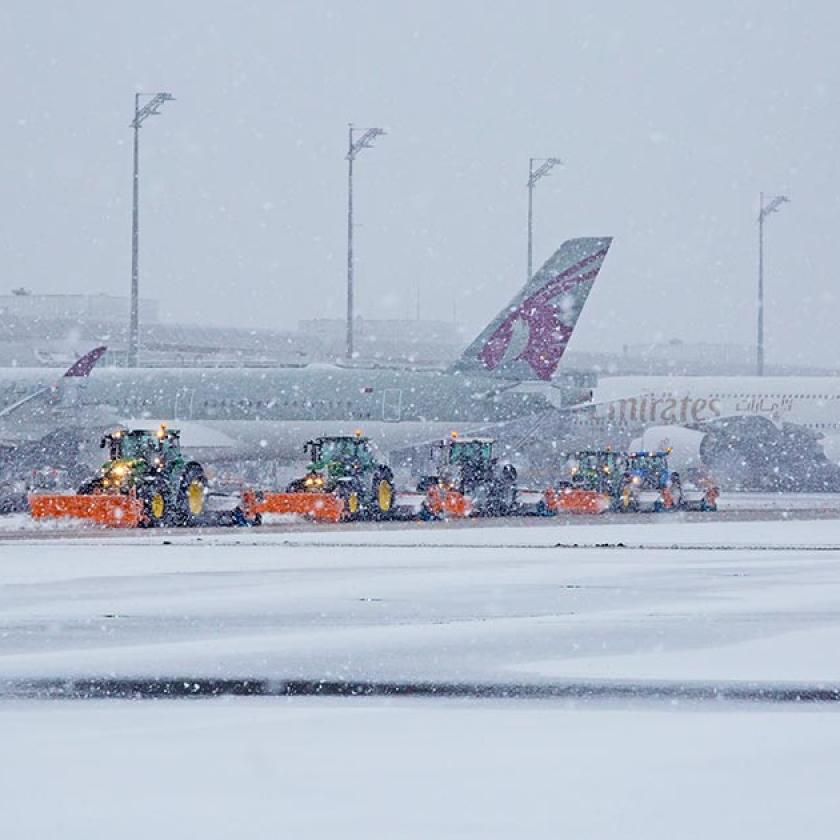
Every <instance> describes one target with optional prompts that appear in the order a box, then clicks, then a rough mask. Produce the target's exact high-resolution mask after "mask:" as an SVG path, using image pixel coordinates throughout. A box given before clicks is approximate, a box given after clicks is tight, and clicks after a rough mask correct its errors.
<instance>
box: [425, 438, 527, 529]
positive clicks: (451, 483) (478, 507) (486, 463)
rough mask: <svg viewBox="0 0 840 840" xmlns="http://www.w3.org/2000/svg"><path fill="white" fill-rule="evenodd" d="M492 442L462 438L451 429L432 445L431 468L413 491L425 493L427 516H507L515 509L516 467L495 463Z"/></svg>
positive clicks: (489, 439) (487, 439)
mask: <svg viewBox="0 0 840 840" xmlns="http://www.w3.org/2000/svg"><path fill="white" fill-rule="evenodd" d="M494 444H495V441H494V440H493V439H492V438H484V437H463V438H462V437H459V436H458V435H457V434H455V433H453V434H452V435H451V437H450V438H449V439H447V440H441V441H439V442H437V443H435V444H434V445H433V446H432V448H431V451H430V456H431V462H432V465H433V468H434V470H435V471H434V473H433V474H430V475H426V476H423V477H422V478H421V479H420V481H419V482H418V483H417V491H418V492H419V493H425V494H426V497H427V501H426V504H425V506H424V513H425V515H426V516H427V517H429V518H440V517H444V516H453V517H462V516H509V515H511V514H512V513H515V512H516V509H517V508H516V506H517V484H516V480H517V476H516V468H515V467H514V466H513V464H500V463H499V459H498V458H497V457H495V455H494V452H493V447H494Z"/></svg>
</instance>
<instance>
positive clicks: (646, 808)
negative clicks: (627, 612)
mask: <svg viewBox="0 0 840 840" xmlns="http://www.w3.org/2000/svg"><path fill="white" fill-rule="evenodd" d="M0 731H2V733H3V734H2V737H3V761H2V762H0V804H2V808H0V834H1V835H2V836H3V837H4V838H6V837H8V838H26V840H33V838H39V840H40V838H45V839H46V838H51V840H52V838H56V837H61V838H73V839H74V840H75V838H96V839H97V840H101V839H104V838H129V840H135V838H143V840H147V838H152V837H185V838H205V839H206V838H213V840H216V838H219V839H221V838H232V837H233V838H236V837H291V838H306V839H307V840H308V838H336V837H342V838H345V837H346V838H400V840H402V838H406V839H407V840H408V839H409V838H410V840H414V839H415V838H416V840H426V838H475V840H483V838H495V837H504V838H518V837H523V838H525V837H527V838H552V840H553V838H559V837H574V838H599V840H600V839H601V838H622V840H624V838H636V837H639V838H657V840H658V839H659V838H662V840H673V838H681V840H695V839H696V840H708V838H710V837H713V838H738V840H743V838H761V839H762V840H776V838H778V840H790V838H792V837H803V836H804V837H831V836H833V835H834V834H835V833H836V825H837V820H838V817H840V798H838V796H837V776H838V766H840V761H839V760H838V755H840V717H838V716H837V714H836V713H832V712H829V711H820V710H813V709H811V710H798V709H797V710H792V709H787V708H785V709H780V710H768V709H766V708H761V709H755V710H750V711H745V710H744V709H737V710H732V709H712V710H703V709H692V710H685V709H680V708H671V709H647V710H630V711H627V710H618V709H606V710H604V709H592V708H583V709H574V708H571V707H569V706H566V705H562V704H561V705H558V704H554V703H546V702H535V703H517V702H507V703H502V702H497V701H488V702H483V703H480V704H476V703H466V702H462V701H458V702H455V701H416V700H401V701H393V700H391V701H384V700H378V701H372V700H358V699H357V700H348V701H341V702H339V701H325V700H318V701H316V700H301V699H298V700H275V701H268V700H264V699H263V700H259V699H251V700H244V699H241V698H239V699H230V700H214V701H181V702H177V701H153V702H132V701H94V702H74V701H61V702H46V703H38V702H31V703H18V702H11V703H8V704H5V705H4V704H0Z"/></svg>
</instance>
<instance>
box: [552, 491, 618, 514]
mask: <svg viewBox="0 0 840 840" xmlns="http://www.w3.org/2000/svg"><path fill="white" fill-rule="evenodd" d="M545 504H546V507H547V508H548V509H549V510H556V511H565V512H566V513H605V512H606V511H608V510H609V509H610V507H612V499H611V498H610V496H609V495H608V494H607V493H599V492H598V491H597V490H575V489H573V488H571V487H566V488H562V489H560V490H546V491H545Z"/></svg>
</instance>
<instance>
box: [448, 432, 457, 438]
mask: <svg viewBox="0 0 840 840" xmlns="http://www.w3.org/2000/svg"><path fill="white" fill-rule="evenodd" d="M449 437H451V438H452V440H455V439H456V438H457V437H458V432H454V431H453V432H450V433H449Z"/></svg>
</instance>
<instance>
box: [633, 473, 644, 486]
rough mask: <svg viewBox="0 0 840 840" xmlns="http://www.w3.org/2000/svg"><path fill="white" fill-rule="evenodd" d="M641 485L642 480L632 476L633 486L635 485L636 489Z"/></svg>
mask: <svg viewBox="0 0 840 840" xmlns="http://www.w3.org/2000/svg"><path fill="white" fill-rule="evenodd" d="M641 483H642V479H641V478H639V476H637V475H634V476H633V484H635V485H636V486H637V487H638V485H640V484H641Z"/></svg>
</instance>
